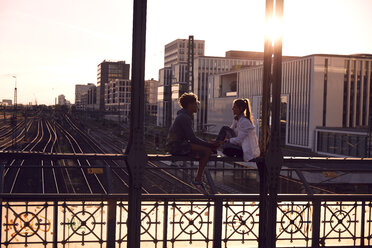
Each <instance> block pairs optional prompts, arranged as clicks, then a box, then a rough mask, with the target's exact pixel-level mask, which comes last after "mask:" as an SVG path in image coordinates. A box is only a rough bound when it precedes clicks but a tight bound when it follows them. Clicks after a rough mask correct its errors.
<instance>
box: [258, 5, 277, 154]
mask: <svg viewBox="0 0 372 248" xmlns="http://www.w3.org/2000/svg"><path fill="white" fill-rule="evenodd" d="M273 6H274V2H273V0H266V14H265V22H266V23H268V22H269V19H270V18H271V17H272V15H273V8H274V7H273ZM271 63H272V40H271V39H270V37H269V36H268V35H267V34H265V46H264V63H263V82H262V116H261V122H262V126H261V130H260V150H261V156H264V155H265V154H266V150H267V143H268V140H269V128H270V127H269V118H270V91H271V89H270V84H271Z"/></svg>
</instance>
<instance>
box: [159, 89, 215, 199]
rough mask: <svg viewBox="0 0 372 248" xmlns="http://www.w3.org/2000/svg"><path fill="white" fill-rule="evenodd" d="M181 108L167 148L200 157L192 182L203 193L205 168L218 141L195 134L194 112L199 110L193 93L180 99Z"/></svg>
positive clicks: (185, 154)
mask: <svg viewBox="0 0 372 248" xmlns="http://www.w3.org/2000/svg"><path fill="white" fill-rule="evenodd" d="M178 103H179V105H180V106H181V108H182V109H181V110H179V111H178V112H177V117H176V119H175V120H174V122H173V124H172V126H171V127H170V129H169V133H168V138H167V144H166V145H167V149H168V151H169V152H170V153H171V154H172V155H175V156H193V157H195V158H197V159H199V167H198V171H197V174H196V177H195V179H194V180H193V181H192V182H191V183H192V184H193V185H194V187H195V188H196V189H197V190H198V191H199V192H201V193H204V194H205V193H206V190H205V186H204V184H203V180H202V178H203V174H204V169H205V167H206V165H207V162H208V160H209V157H210V155H211V154H212V153H213V152H214V151H216V149H217V147H218V145H219V143H218V142H211V143H210V142H207V141H204V140H202V139H199V138H198V137H196V136H195V133H194V131H193V129H192V126H193V125H192V123H193V114H194V113H196V112H197V111H198V104H199V101H198V98H197V96H196V95H195V94H193V93H184V94H183V95H182V96H181V97H180V99H179V101H178Z"/></svg>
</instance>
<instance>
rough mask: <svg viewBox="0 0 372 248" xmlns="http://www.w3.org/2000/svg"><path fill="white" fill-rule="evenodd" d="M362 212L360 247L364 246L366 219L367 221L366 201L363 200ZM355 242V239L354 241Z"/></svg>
mask: <svg viewBox="0 0 372 248" xmlns="http://www.w3.org/2000/svg"><path fill="white" fill-rule="evenodd" d="M361 214H362V220H361V221H360V247H364V238H365V237H364V232H365V230H364V228H365V225H366V224H365V221H366V202H365V201H363V202H362V210H361ZM354 242H355V241H354Z"/></svg>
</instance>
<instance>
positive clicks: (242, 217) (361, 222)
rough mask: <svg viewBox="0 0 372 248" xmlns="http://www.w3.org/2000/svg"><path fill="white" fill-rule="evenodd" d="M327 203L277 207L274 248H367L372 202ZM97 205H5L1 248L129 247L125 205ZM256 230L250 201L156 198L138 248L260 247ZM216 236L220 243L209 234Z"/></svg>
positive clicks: (147, 209)
mask: <svg viewBox="0 0 372 248" xmlns="http://www.w3.org/2000/svg"><path fill="white" fill-rule="evenodd" d="M328 197H332V196H328ZM287 198H288V197H287ZM300 198H301V197H300ZM324 198H325V199H326V198H327V196H325V197H323V199H322V200H321V201H320V200H315V201H311V200H309V199H307V200H306V196H304V197H302V199H299V200H297V201H291V200H289V199H288V200H282V201H280V202H278V207H277V210H276V211H277V217H276V235H277V237H276V245H277V246H278V247H279V246H285V247H312V246H313V245H314V244H319V245H320V246H339V247H340V246H347V247H353V246H362V241H363V242H364V245H365V246H367V245H369V246H370V245H371V238H372V220H371V219H372V213H371V211H372V203H371V201H369V200H362V199H360V200H359V199H354V200H351V199H350V198H349V199H348V196H345V197H344V198H340V199H339V200H335V199H334V198H332V199H333V200H331V198H329V199H330V200H329V201H325V200H324ZM101 200H102V198H101V197H100V198H97V199H91V200H89V201H88V200H86V201H79V200H77V199H75V200H71V201H67V200H66V201H56V199H54V200H48V199H45V200H44V201H41V200H38V201H26V202H11V201H6V200H3V201H2V203H1V204H2V205H1V211H2V218H1V247H81V246H83V245H84V246H87V247H99V248H101V247H108V246H107V242H109V239H110V240H111V239H112V241H113V242H114V243H115V244H116V247H127V244H128V228H127V220H128V201H115V200H114V201H113V200H110V201H106V200H104V201H101ZM111 201H112V204H113V205H112V206H113V208H111V207H110V206H111V205H110V204H111V203H109V202H111ZM110 211H114V212H115V213H114V214H113V212H110ZM316 213H319V214H316ZM109 216H116V217H115V221H114V226H115V227H114V228H113V229H112V231H113V234H115V235H114V236H113V237H112V238H111V237H110V235H109V233H108V227H109V225H108V224H107V223H108V222H107V221H108V219H109ZM218 216H219V217H218ZM317 223H318V224H317ZM259 226H260V223H259V203H258V201H254V199H252V198H250V199H247V200H245V201H244V200H242V199H239V200H236V199H235V200H234V199H228V198H226V199H224V200H223V201H219V200H218V201H213V200H212V199H194V200H189V199H188V198H186V197H185V198H181V197H177V200H175V199H171V198H169V197H165V198H159V197H156V196H155V198H149V199H147V200H144V201H143V202H142V205H141V226H140V237H141V240H140V242H141V247H142V246H143V247H154V248H160V247H198V248H199V247H200V248H204V247H206V248H209V247H213V246H214V244H216V243H218V244H220V245H221V247H229V248H232V247H241V246H242V245H244V246H249V247H257V246H258V242H259V235H258V233H259ZM215 228H216V229H215ZM218 230H221V232H220V233H221V236H220V239H219V237H217V236H213V235H214V234H215V233H216V231H218ZM313 239H314V240H313Z"/></svg>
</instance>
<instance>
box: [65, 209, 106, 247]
mask: <svg viewBox="0 0 372 248" xmlns="http://www.w3.org/2000/svg"><path fill="white" fill-rule="evenodd" d="M59 211H60V212H62V215H59V218H58V223H59V224H60V225H61V228H60V229H62V230H63V231H62V233H58V239H59V240H60V243H61V244H63V245H66V244H68V243H69V244H72V243H77V244H79V245H88V244H89V247H91V243H94V244H96V245H95V247H102V244H103V243H104V242H105V237H106V215H107V205H106V204H105V203H104V202H82V203H73V202H64V203H62V204H60V205H59ZM97 245H98V246H97Z"/></svg>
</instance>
